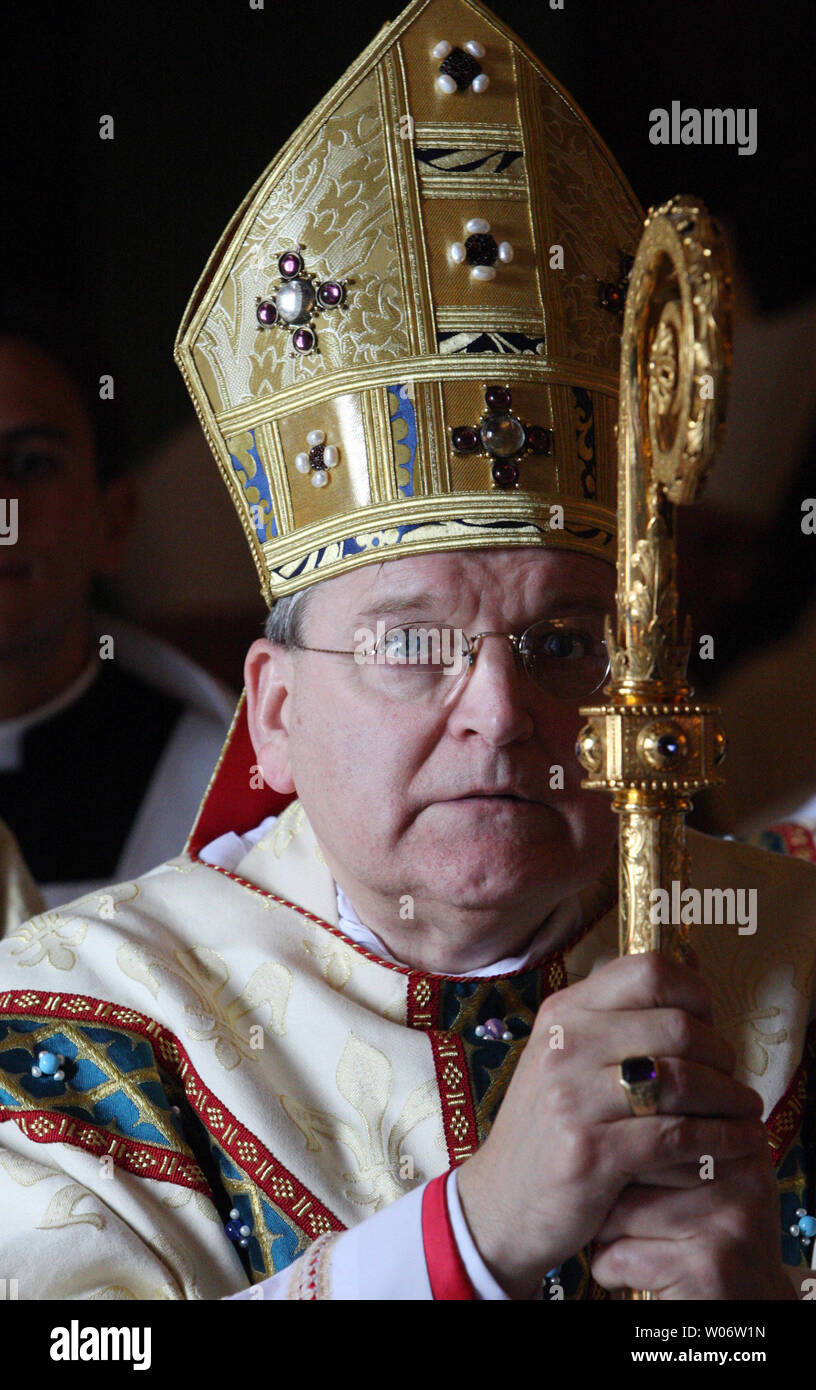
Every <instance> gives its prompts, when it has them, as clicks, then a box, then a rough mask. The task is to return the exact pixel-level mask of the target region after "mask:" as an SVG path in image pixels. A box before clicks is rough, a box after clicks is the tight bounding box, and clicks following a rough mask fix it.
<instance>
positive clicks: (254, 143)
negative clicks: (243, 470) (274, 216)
mask: <svg viewBox="0 0 816 1390" xmlns="http://www.w3.org/2000/svg"><path fill="white" fill-rule="evenodd" d="M400 8H401V6H400V4H399V0H376V2H375V3H372V0H365V3H354V4H348V5H344V4H341V3H337V2H336V0H302V3H300V4H297V3H296V4H294V5H292V4H288V5H287V4H284V3H282V0H266V4H265V8H264V9H263V10H260V11H256V10H251V9H250V8H249V0H163V3H158V2H157V0H142V3H134V2H132V0H131V2H130V3H125V0H75V3H71V4H65V3H64V0H61V3H59V4H55V3H50V2H49V0H42V2H39V3H33V4H31V5H26V6H24V5H23V4H22V3H20V0H18V3H17V4H16V5H14V7H13V8H12V7H11V6H6V7H4V10H5V17H4V19H3V20H2V21H0V23H2V26H3V28H4V30H5V41H4V43H3V50H4V54H3V68H4V72H3V82H2V88H3V90H2V94H1V95H0V99H1V100H2V105H3V113H2V151H3V154H2V158H3V181H2V235H3V242H4V245H3V250H2V255H3V260H2V269H0V274H2V276H3V278H4V279H6V280H7V281H8V280H10V281H12V282H13V283H17V284H22V285H26V284H31V285H34V286H36V287H37V289H38V290H39V291H40V292H43V293H45V294H47V295H48V297H49V300H50V303H51V304H52V305H53V312H54V315H55V316H61V317H64V316H66V315H72V316H74V317H79V318H81V317H82V316H85V317H86V318H87V320H88V322H89V324H90V327H91V328H92V329H93V331H94V333H95V334H96V336H97V337H98V338H99V339H100V340H101V341H102V343H103V344H104V351H105V353H106V354H108V355H109V358H110V364H111V369H112V370H115V371H116V373H117V397H118V399H119V401H120V403H121V405H122V406H123V407H124V411H125V418H126V420H127V428H126V431H125V436H124V441H123V442H124V445H125V448H126V450H127V452H129V453H130V454H131V455H132V456H135V455H137V454H139V453H141V452H143V451H144V450H145V449H146V448H149V447H150V446H151V445H152V444H153V443H154V442H155V441H156V440H157V439H158V438H159V437H160V436H161V435H162V434H164V433H165V432H166V431H167V429H168V428H169V427H170V426H171V425H173V424H174V423H176V422H178V421H179V420H181V419H184V418H185V417H188V416H189V413H190V410H191V407H190V405H189V402H188V400H187V396H186V393H185V391H184V389H183V386H182V384H181V380H180V378H179V377H178V373H177V371H176V369H175V367H174V365H173V362H172V343H173V338H174V335H175V330H176V327H177V324H178V322H179V319H180V317H181V314H182V311H183V308H184V305H185V303H186V301H187V298H188V296H189V294H190V292H191V290H192V287H193V285H194V283H195V280H196V279H197V277H198V275H199V273H200V271H201V269H202V268H203V265H204V262H205V260H206V257H207V256H208V254H209V252H210V251H211V249H212V247H213V245H214V244H215V241H216V239H217V238H218V236H219V235H220V233H221V231H222V229H223V227H224V225H225V224H226V223H227V221H228V220H229V218H230V216H231V214H232V212H233V211H234V209H235V208H236V206H237V205H238V203H239V202H240V200H241V199H242V198H243V196H244V194H245V193H246V191H247V190H248V188H249V187H250V185H251V184H252V183H253V182H254V180H255V179H256V177H257V176H258V175H259V173H260V172H261V171H262V169H263V168H264V167H265V165H266V164H268V163H269V161H270V160H271V158H272V157H273V155H274V154H275V153H276V151H277V150H278V148H279V147H280V145H281V144H282V143H283V141H284V140H285V139H286V138H287V137H288V136H289V134H290V133H291V132H292V131H293V130H294V129H295V127H296V126H297V125H298V124H299V122H300V121H301V120H302V119H303V118H304V117H305V116H306V115H307V114H308V113H309V111H310V110H311V109H312V107H313V106H314V105H315V104H316V103H317V101H318V100H319V99H320V98H321V97H322V96H323V94H324V93H325V92H326V91H327V90H328V88H329V87H330V86H331V85H332V84H333V82H334V81H336V79H337V78H338V77H340V76H341V74H342V73H343V72H344V71H345V69H346V67H347V66H348V65H349V64H350V63H351V62H352V61H353V60H354V58H355V57H356V56H357V55H358V53H359V52H360V51H361V50H362V49H363V48H364V47H365V45H366V44H367V43H368V42H369V41H370V40H371V39H372V38H373V37H374V35H375V33H376V32H377V30H378V29H379V28H380V27H381V25H382V24H383V23H385V22H386V21H387V20H389V19H392V18H394V17H395V16H396V15H397V14H398V13H399V10H400ZM495 8H496V10H497V12H498V13H500V15H501V16H502V18H503V19H505V20H506V22H507V23H508V24H509V25H510V26H511V27H512V28H513V29H515V31H516V32H517V33H518V34H519V35H520V37H521V38H522V39H524V40H525V42H526V43H527V44H528V45H529V46H530V47H531V48H532V49H533V51H534V52H535V53H537V54H538V56H539V57H540V58H541V60H542V61H543V62H544V63H545V65H547V66H548V67H549V68H550V69H551V70H552V72H553V73H554V75H555V76H556V77H558V79H559V80H560V81H561V82H562V83H563V84H564V85H565V86H566V87H567V89H568V90H569V91H571V92H572V94H573V95H574V96H575V98H576V100H577V101H578V102H579V104H580V105H581V106H582V107H583V108H584V110H585V111H586V112H587V114H588V115H589V117H590V118H591V119H592V120H593V122H594V123H595V125H596V126H597V127H598V129H599V130H600V131H601V133H602V135H603V136H604V138H605V139H606V140H607V142H608V144H609V145H610V147H611V148H612V150H613V152H614V153H615V155H616V156H617V158H618V160H619V161H620V163H621V165H622V167H623V169H624V170H625V172H626V173H627V174H628V176H629V178H630V180H631V182H632V184H633V186H634V188H635V191H636V192H637V194H638V195H639V197H640V198H641V199H642V201H643V202H644V204H648V203H651V202H656V201H662V200H663V199H664V198H665V197H667V196H668V195H670V194H672V193H676V192H691V193H695V194H698V195H700V196H702V197H703V198H704V199H705V201H706V202H707V203H708V204H709V206H710V207H711V209H712V210H713V211H715V212H716V213H717V214H718V215H720V216H721V217H723V218H725V219H726V220H727V221H728V222H729V223H730V224H731V225H732V226H733V227H734V229H735V231H736V235H737V239H738V250H739V254H740V259H741V261H742V262H743V264H744V267H745V270H746V272H747V274H748V276H749V278H750V281H751V283H752V287H753V289H754V292H755V294H756V295H757V297H758V300H759V303H760V305H761V307H762V308H764V309H768V310H770V309H775V308H781V307H782V306H784V305H785V304H787V303H790V302H792V301H793V300H795V299H797V298H800V297H802V296H803V295H805V294H807V293H811V292H812V291H813V289H814V254H813V222H812V218H811V216H810V214H809V212H808V211H807V209H808V205H809V204H810V202H811V198H810V187H811V181H812V176H813V171H812V150H813V144H812V133H813V125H812V119H813V118H812V106H813V59H814V51H816V45H814V37H815V35H814V21H813V14H816V6H814V5H812V4H810V5H805V4H803V3H799V0H776V3H775V4H773V5H771V4H766V3H762V2H761V0H662V3H661V0H618V3H614V0H605V3H603V4H601V3H595V0H592V2H591V0H565V8H564V10H563V11H551V10H550V9H549V6H548V4H547V0H536V3H530V0H495ZM672 100H680V101H682V102H683V103H684V105H690V106H695V107H705V106H735V107H738V106H744V107H751V106H755V107H757V108H758V137H759V146H758V150H757V153H756V154H755V155H753V156H751V157H746V156H739V155H738V154H737V151H736V149H735V148H729V147H721V148H714V149H706V148H694V147H691V148H686V147H680V148H674V147H655V146H652V145H651V144H650V143H649V140H648V129H649V120H648V113H649V111H650V109H651V108H652V107H655V106H663V107H668V106H669V105H670V103H671V101H672ZM102 114H111V115H113V117H114V118H115V123H116V124H115V131H116V135H115V139H114V140H113V141H101V140H100V139H99V136H98V125H99V117H100V115H102Z"/></svg>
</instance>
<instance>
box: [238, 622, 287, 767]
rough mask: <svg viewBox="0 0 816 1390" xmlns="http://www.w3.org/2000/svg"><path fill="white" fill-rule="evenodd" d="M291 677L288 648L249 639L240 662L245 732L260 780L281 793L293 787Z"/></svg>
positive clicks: (259, 639) (263, 639)
mask: <svg viewBox="0 0 816 1390" xmlns="http://www.w3.org/2000/svg"><path fill="white" fill-rule="evenodd" d="M293 678H294V665H293V661H292V654H291V652H289V651H287V650H286V648H285V647H280V646H278V645H277V644H276V643H274V642H268V641H267V640H266V638H265V637H259V638H258V640H257V641H256V642H253V643H252V646H251V647H250V649H249V651H248V652H247V657H246V661H245V662H244V685H245V686H246V698H247V723H248V725H249V736H250V738H251V739H252V747H253V748H254V749H255V757H256V758H257V760H258V767H259V768H260V770H261V772H262V774H263V779H264V781H265V782H266V783H267V784H268V785H269V786H270V787H272V789H273V791H276V792H283V793H288V792H293V791H295V790H296V788H295V783H294V780H293V778H292V767H291V763H290V761H289V720H290V718H291V713H292V702H291V696H292V685H293Z"/></svg>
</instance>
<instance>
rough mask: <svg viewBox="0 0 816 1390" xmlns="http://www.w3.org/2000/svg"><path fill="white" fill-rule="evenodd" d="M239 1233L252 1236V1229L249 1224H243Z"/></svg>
mask: <svg viewBox="0 0 816 1390" xmlns="http://www.w3.org/2000/svg"><path fill="white" fill-rule="evenodd" d="M239 1234H240V1235H242V1236H251V1235H252V1231H251V1229H250V1227H249V1226H241V1228H240V1232H239Z"/></svg>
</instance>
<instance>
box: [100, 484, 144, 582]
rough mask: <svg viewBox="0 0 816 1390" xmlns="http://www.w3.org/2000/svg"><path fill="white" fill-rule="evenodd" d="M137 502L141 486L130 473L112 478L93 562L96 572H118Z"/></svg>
mask: <svg viewBox="0 0 816 1390" xmlns="http://www.w3.org/2000/svg"><path fill="white" fill-rule="evenodd" d="M138 506H139V492H138V488H137V486H136V483H135V481H134V479H133V478H132V477H131V476H130V475H129V474H128V473H123V474H122V475H121V476H120V477H118V478H113V479H112V480H111V482H109V483H108V484H107V485H106V486H105V488H104V489H103V491H102V499H101V502H100V508H99V511H100V528H99V533H98V541H97V554H96V564H95V566H94V569H95V571H96V573H97V574H115V573H116V571H117V570H118V569H119V567H120V566H121V565H122V563H123V561H124V558H125V551H126V550H127V545H128V541H129V540H130V537H131V535H132V534H133V527H134V525H135V523H136V514H137V511H138Z"/></svg>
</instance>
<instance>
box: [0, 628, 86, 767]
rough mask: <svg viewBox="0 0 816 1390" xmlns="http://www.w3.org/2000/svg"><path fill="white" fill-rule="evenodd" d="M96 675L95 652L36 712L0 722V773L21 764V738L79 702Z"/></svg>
mask: <svg viewBox="0 0 816 1390" xmlns="http://www.w3.org/2000/svg"><path fill="white" fill-rule="evenodd" d="M98 674H99V657H98V656H97V655H96V653H94V655H93V656H92V657H91V659H90V661H89V662H88V664H87V666H86V667H85V669H84V670H83V671H81V672H80V674H79V675H78V676H77V678H76V680H74V681H72V682H71V684H70V685H67V686H66V687H65V689H64V690H62V691H60V693H59V695H55V696H54V697H53V699H51V700H47V701H46V702H45V704H44V705H38V706H37V708H36V709H30V710H27V711H26V713H25V714H18V715H17V717H16V718H15V719H0V772H14V771H16V769H17V768H18V767H20V766H21V764H22V761H23V737H24V735H25V734H27V733H28V731H29V730H30V729H33V728H36V726H37V725H38V724H44V723H45V722H46V720H48V719H52V718H53V717H54V715H55V714H59V712H60V710H63V709H67V708H68V706H69V705H73V704H75V702H76V701H77V700H80V699H81V698H82V696H83V695H84V694H85V692H86V691H87V690H88V689H90V687H91V685H92V684H93V681H94V678H95V677H96V676H97V675H98Z"/></svg>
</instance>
